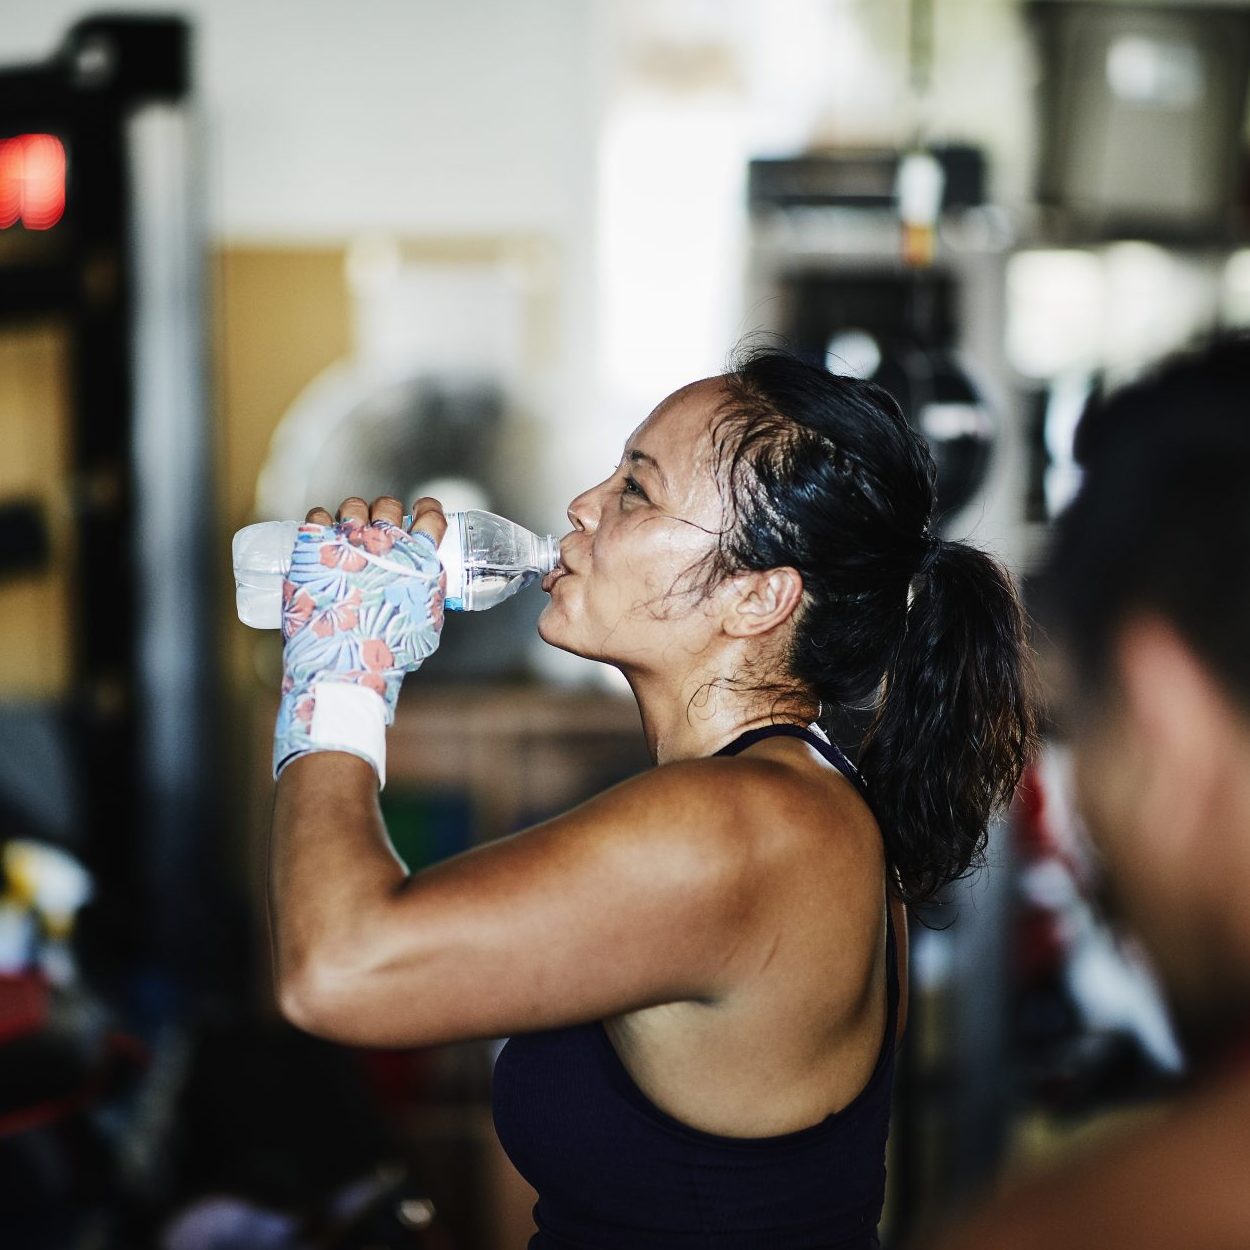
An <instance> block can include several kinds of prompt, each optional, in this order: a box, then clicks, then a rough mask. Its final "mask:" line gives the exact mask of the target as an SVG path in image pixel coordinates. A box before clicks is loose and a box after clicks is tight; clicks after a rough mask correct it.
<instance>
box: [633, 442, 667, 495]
mask: <svg viewBox="0 0 1250 1250" xmlns="http://www.w3.org/2000/svg"><path fill="white" fill-rule="evenodd" d="M625 459H626V460H628V461H629V463H630V464H649V465H650V466H651V467H652V468H653V469H654V470H655V472H656V475H657V476H658V477H659V479H660V485H661V486H663V487H664V489H665V490H668V478H666V477H665V476H664V470H663V469H661V468H660V462H659V461H658V460H657V459H656V458H655V457H654V456H648V455H647V453H646V452H645V451H637V450H629V451H626V453H625Z"/></svg>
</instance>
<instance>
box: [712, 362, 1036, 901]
mask: <svg viewBox="0 0 1250 1250" xmlns="http://www.w3.org/2000/svg"><path fill="white" fill-rule="evenodd" d="M723 381H724V386H725V397H724V400H723V403H722V408H721V412H720V415H719V420H718V422H717V424H716V427H715V431H716V445H717V448H718V452H719V456H720V470H721V473H722V480H724V481H725V482H726V483H727V484H728V490H729V494H730V510H731V518H732V520H731V523H730V527H729V529H728V530H727V531H726V532H725V533H724V534H723V535H722V536H721V541H720V550H719V553H718V562H719V566H720V570H721V572H728V571H731V570H734V569H767V568H777V567H783V566H789V567H793V568H795V569H797V570H798V572H799V573H800V575H801V576H802V578H803V588H804V595H803V604H802V608H801V615H800V616H799V618H798V621H797V624H796V628H795V631H794V635H793V641H792V646H791V653H790V656H789V668H790V674H789V675H790V677H791V678H793V679H795V680H797V681H798V682H799V683H801V684H802V686H803V687H804V688H805V689H807V690H810V691H811V692H812V693H813V694H814V696H815V697H816V698H818V699H819V700H820V702H821V705H822V718H824V719H826V721H828V719H829V717H830V713H837V712H841V711H844V710H845V709H848V708H859V709H866V710H868V711H869V712H870V713H871V720H870V722H869V725H868V728H867V732H866V734H865V737H864V739H863V742H862V744H861V747H860V750H859V760H858V762H859V767H860V771H861V772H862V774H863V776H864V779H865V781H866V782H867V784H868V787H869V795H870V797H871V799H872V803H873V808H874V811H875V813H876V815H877V817H878V820H879V822H880V824H881V830H882V834H883V837H884V839H885V845H886V851H887V855H888V857H889V859H890V861H891V864H892V866H893V868H894V869H895V871H896V872H897V874H898V877H899V881H900V883H901V888H902V892H903V896H904V897H905V898H906V899H908V900H909V901H913V902H914V901H920V900H923V899H925V898H928V897H930V896H931V895H933V894H934V893H935V892H936V891H937V890H938V889H940V888H941V887H942V886H943V885H945V884H946V883H948V882H950V881H952V880H955V879H956V878H958V877H960V876H962V875H964V874H965V873H966V872H967V871H968V870H969V868H970V867H972V866H974V865H976V864H977V863H979V862H980V860H981V858H982V856H983V853H984V847H985V839H986V829H987V826H988V823H989V820H990V818H991V816H992V815H993V813H994V812H995V810H996V809H997V808H999V807H1000V806H1002V805H1003V804H1005V803H1006V802H1007V801H1008V800H1009V799H1010V797H1011V795H1012V793H1013V791H1014V789H1015V786H1016V782H1017V781H1018V780H1019V777H1020V773H1021V770H1022V769H1023V767H1024V764H1025V763H1026V761H1027V759H1028V756H1029V754H1030V751H1031V749H1032V746H1033V739H1034V710H1033V698H1032V681H1031V673H1032V667H1031V662H1030V652H1029V650H1028V647H1027V645H1026V643H1025V641H1024V626H1023V613H1022V610H1021V608H1020V603H1019V599H1018V598H1017V595H1016V592H1015V589H1014V586H1013V584H1012V581H1011V578H1010V576H1009V575H1008V573H1007V572H1006V571H1005V570H1004V569H1003V568H1002V566H1001V565H999V564H998V563H997V561H995V560H994V559H992V558H991V557H990V556H988V555H986V554H984V553H983V552H981V551H978V550H976V549H975V548H973V547H970V546H968V545H966V544H964V543H954V542H940V541H939V540H938V539H937V538H936V537H935V536H933V535H932V534H931V532H930V530H929V524H930V520H931V518H932V516H933V509H934V501H935V489H934V482H935V477H936V473H935V468H934V463H933V457H932V456H931V455H930V453H929V449H928V446H927V444H926V443H925V441H924V440H923V438H921V436H920V435H919V434H918V433H916V431H915V430H913V429H912V427H911V426H910V425H909V424H908V422H907V420H906V419H905V418H904V416H903V414H902V412H901V411H900V410H899V407H898V404H896V403H895V402H894V400H893V399H892V398H891V397H890V396H889V395H888V394H887V393H886V392H885V391H883V390H882V389H881V388H880V387H878V386H874V385H873V384H872V383H871V382H866V381H862V380H860V379H858V378H852V377H839V376H836V375H834V374H831V373H829V372H827V371H826V370H825V369H823V368H820V367H819V366H817V365H813V364H808V363H805V362H804V361H802V360H800V359H798V358H796V357H794V356H791V355H789V354H787V353H784V352H780V351H776V350H773V349H763V350H761V349H756V350H753V351H751V352H750V353H748V354H747V355H745V356H744V357H742V358H740V359H739V360H738V361H737V362H735V365H734V367H733V368H732V369H731V371H730V372H729V373H727V374H726V375H725V377H724V379H723Z"/></svg>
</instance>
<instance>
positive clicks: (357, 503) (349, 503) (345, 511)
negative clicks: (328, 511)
mask: <svg viewBox="0 0 1250 1250" xmlns="http://www.w3.org/2000/svg"><path fill="white" fill-rule="evenodd" d="M338 519H339V520H340V521H348V520H352V521H359V522H360V523H361V524H362V525H368V524H369V505H368V504H367V503H365V501H364V500H363V499H361V498H360V496H359V495H353V496H352V497H351V498H350V499H344V500H343V502H342V503H341V504H339V511H338Z"/></svg>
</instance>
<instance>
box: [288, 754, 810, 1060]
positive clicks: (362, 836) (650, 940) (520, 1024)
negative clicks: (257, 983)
mask: <svg viewBox="0 0 1250 1250" xmlns="http://www.w3.org/2000/svg"><path fill="white" fill-rule="evenodd" d="M793 793H794V791H793V779H792V777H789V776H787V775H785V774H784V773H783V771H782V770H781V769H779V768H778V767H777V766H776V765H774V764H772V763H770V762H767V761H747V760H733V761H731V760H718V759H709V760H692V761H687V762H684V763H680V764H672V765H667V766H665V767H662V768H656V769H652V770H651V771H650V772H648V773H645V774H643V775H642V776H640V777H636V778H633V779H632V780H630V781H627V782H624V783H622V784H621V785H619V786H616V787H614V788H613V789H611V790H609V791H607V792H606V793H605V794H603V795H600V796H598V797H597V798H595V799H593V800H591V801H590V802H588V803H586V804H583V805H582V806H581V807H579V808H576V809H574V810H573V811H571V812H569V813H567V814H565V815H563V816H560V817H558V818H557V819H555V820H551V821H548V822H547V823H545V824H543V825H540V826H537V827H535V828H533V829H530V830H527V831H526V832H524V833H521V834H517V835H515V836H513V837H511V838H506V839H503V840H501V841H498V842H494V843H491V844H489V845H486V846H483V847H480V848H477V849H475V850H472V851H469V852H467V853H466V854H463V855H459V856H457V857H455V858H454V859H451V860H448V861H445V862H444V863H442V864H438V865H436V866H434V867H432V868H429V869H426V870H425V871H423V872H420V873H417V874H415V875H412V876H409V875H408V874H407V873H406V872H405V870H404V868H403V866H402V865H401V863H400V862H399V860H398V859H397V858H396V856H395V854H394V851H393V850H392V848H391V846H390V843H389V841H388V839H387V836H386V831H385V827H384V825H383V822H382V817H381V813H380V811H379V808H378V803H377V780H376V777H375V775H374V773H373V770H372V769H371V768H370V767H369V766H368V765H367V764H365V763H364V762H363V761H361V760H359V759H357V758H355V757H354V756H350V755H346V754H342V753H337V752H320V753H316V754H312V755H309V756H306V757H303V758H300V759H297V760H295V761H294V762H292V763H291V764H290V765H289V766H288V767H287V768H286V770H285V771H284V772H283V773H282V776H281V777H280V779H279V781H278V790H277V798H276V804H275V809H274V819H273V830H272V840H271V848H270V925H271V934H272V942H273V952H274V962H275V973H276V978H277V986H278V995H279V1000H280V1002H281V1005H282V1008H283V1011H284V1012H285V1013H286V1014H287V1015H288V1017H289V1018H290V1019H292V1020H293V1021H294V1022H295V1023H297V1024H299V1025H301V1027H304V1028H306V1029H308V1030H310V1031H312V1032H316V1033H321V1034H324V1035H326V1036H331V1037H334V1038H337V1039H339V1040H341V1041H345V1042H352V1043H357V1044H363V1045H370V1044H372V1045H420V1044H429V1043H434V1042H441V1041H447V1040H451V1039H454V1038H465V1037H473V1036H500V1035H503V1034H506V1033H510V1032H517V1031H522V1030H526V1029H538V1028H545V1027H554V1026H557V1025H561V1024H568V1023H573V1022H575V1021H578V1020H589V1019H596V1018H600V1017H603V1016H607V1015H611V1014H615V1013H618V1012H622V1011H626V1010H631V1009H635V1008H638V1007H642V1006H646V1005H649V1004H652V1003H657V1002H668V1001H675V1000H683V999H698V998H711V997H715V996H716V995H717V993H718V992H719V990H720V989H721V988H723V987H724V986H725V985H727V984H729V983H731V980H732V976H733V973H734V970H735V959H736V958H739V957H740V952H741V951H742V949H743V948H744V946H745V947H749V944H750V936H751V933H752V932H753V921H754V920H755V919H756V916H757V912H758V910H759V900H760V890H761V882H762V881H763V880H764V879H765V878H766V873H765V872H764V871H763V869H762V867H761V864H760V862H759V861H760V855H761V854H762V853H765V852H761V850H760V840H759V839H758V838H752V837H749V836H747V833H746V830H747V829H748V828H749V827H750V825H751V824H752V823H754V822H751V821H750V820H749V819H746V818H747V816H748V813H749V812H754V813H757V814H758V813H764V812H768V813H770V814H771V815H772V816H773V817H774V819H776V818H777V817H778V816H780V815H781V813H782V812H783V811H784V810H785V809H786V808H787V806H789V805H790V804H791V803H793V802H794V798H793Z"/></svg>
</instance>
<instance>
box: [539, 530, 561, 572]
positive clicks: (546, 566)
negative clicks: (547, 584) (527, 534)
mask: <svg viewBox="0 0 1250 1250" xmlns="http://www.w3.org/2000/svg"><path fill="white" fill-rule="evenodd" d="M536 537H537V540H538V541H537V542H536V543H535V544H534V546H535V548H536V550H537V554H538V571H539V573H540V574H541V575H543V576H546V575H547V574H548V573H550V572H551V570H552V569H554V568H555V567H556V565H557V564H559V563H560V542H559V540H558V539H557V538H556V536H555V535H554V534H538V535H536Z"/></svg>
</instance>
